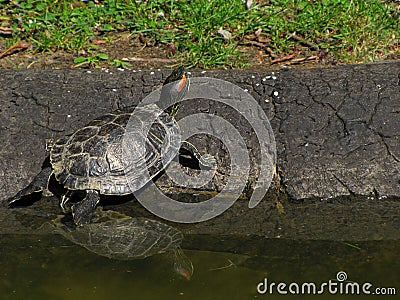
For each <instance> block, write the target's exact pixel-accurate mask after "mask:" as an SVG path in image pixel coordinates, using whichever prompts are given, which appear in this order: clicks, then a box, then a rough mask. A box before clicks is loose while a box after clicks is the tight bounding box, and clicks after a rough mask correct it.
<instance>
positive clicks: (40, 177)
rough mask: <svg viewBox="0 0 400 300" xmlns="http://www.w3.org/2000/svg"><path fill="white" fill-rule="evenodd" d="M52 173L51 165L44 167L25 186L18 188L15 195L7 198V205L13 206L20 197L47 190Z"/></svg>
mask: <svg viewBox="0 0 400 300" xmlns="http://www.w3.org/2000/svg"><path fill="white" fill-rule="evenodd" d="M52 173H53V170H52V169H51V167H45V168H43V169H42V171H40V173H39V174H37V175H36V176H35V178H33V180H32V182H31V183H30V184H28V186H27V187H25V188H24V189H22V190H20V191H19V192H18V193H16V194H15V196H13V197H11V198H9V199H8V206H9V207H13V206H14V205H15V203H16V202H18V201H19V200H20V199H21V198H22V197H24V196H29V195H31V194H34V193H38V192H43V191H45V190H47V188H48V183H49V179H50V177H51V175H52Z"/></svg>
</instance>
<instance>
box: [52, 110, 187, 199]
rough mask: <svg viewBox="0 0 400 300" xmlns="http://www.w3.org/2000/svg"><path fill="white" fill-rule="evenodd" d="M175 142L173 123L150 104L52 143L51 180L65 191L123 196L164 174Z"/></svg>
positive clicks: (93, 123)
mask: <svg viewBox="0 0 400 300" xmlns="http://www.w3.org/2000/svg"><path fill="white" fill-rule="evenodd" d="M147 132H148V134H146V133H147ZM180 142H181V141H180V131H179V127H178V124H177V123H176V121H175V119H174V118H172V117H171V116H169V115H168V114H167V113H165V112H164V111H163V110H161V109H160V108H159V107H158V106H157V105H156V104H149V105H145V106H141V107H137V108H135V109H134V110H131V111H117V112H114V113H110V114H106V115H104V116H102V117H99V118H97V119H95V120H93V121H91V122H90V123H89V124H88V125H87V126H85V127H83V128H81V129H79V130H77V131H76V132H75V133H73V134H72V135H70V136H68V137H65V138H62V139H60V140H58V141H56V142H55V144H54V145H53V147H52V149H51V153H50V159H51V163H52V166H53V172H54V174H55V176H56V179H57V180H58V181H59V182H60V183H61V184H63V185H64V186H65V187H66V188H68V189H72V190H86V189H93V190H97V191H99V192H100V193H101V194H104V195H124V194H129V193H132V192H134V191H136V190H139V189H140V188H141V187H143V186H144V185H145V184H146V183H147V182H148V181H149V180H150V179H151V178H153V177H154V176H155V175H157V174H158V173H159V172H160V171H161V170H163V168H165V166H166V165H167V164H168V163H169V162H171V160H172V159H173V158H174V156H175V155H176V153H177V152H178V150H179V147H180Z"/></svg>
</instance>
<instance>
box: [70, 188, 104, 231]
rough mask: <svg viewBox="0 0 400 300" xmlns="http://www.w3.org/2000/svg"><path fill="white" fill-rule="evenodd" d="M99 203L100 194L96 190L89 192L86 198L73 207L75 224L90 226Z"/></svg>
mask: <svg viewBox="0 0 400 300" xmlns="http://www.w3.org/2000/svg"><path fill="white" fill-rule="evenodd" d="M99 201H100V196H99V193H98V192H97V191H95V190H88V191H87V194H86V197H85V198H84V199H83V200H82V201H79V202H77V203H75V204H74V205H73V206H72V216H73V218H74V222H75V224H76V225H78V226H82V225H85V224H88V223H89V222H90V220H91V218H92V213H93V211H94V209H95V208H96V205H97V204H98V203H99Z"/></svg>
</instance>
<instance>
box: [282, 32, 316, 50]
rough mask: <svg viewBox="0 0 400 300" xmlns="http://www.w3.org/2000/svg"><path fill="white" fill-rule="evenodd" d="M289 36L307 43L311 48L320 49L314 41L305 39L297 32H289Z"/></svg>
mask: <svg viewBox="0 0 400 300" xmlns="http://www.w3.org/2000/svg"><path fill="white" fill-rule="evenodd" d="M289 36H290V37H291V38H292V39H294V40H296V41H298V42H300V43H302V44H304V45H306V46H307V47H309V48H310V49H314V50H319V47H318V45H315V44H314V43H312V42H310V41H307V40H305V39H304V38H302V37H301V36H298V35H297V34H295V33H292V34H289Z"/></svg>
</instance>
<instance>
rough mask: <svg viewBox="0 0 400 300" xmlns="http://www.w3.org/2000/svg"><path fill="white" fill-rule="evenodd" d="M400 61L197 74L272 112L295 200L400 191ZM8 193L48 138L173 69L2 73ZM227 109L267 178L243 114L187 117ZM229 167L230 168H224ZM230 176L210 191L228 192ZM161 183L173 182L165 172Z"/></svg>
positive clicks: (3, 193) (213, 149)
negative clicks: (239, 91) (225, 188)
mask: <svg viewBox="0 0 400 300" xmlns="http://www.w3.org/2000/svg"><path fill="white" fill-rule="evenodd" d="M399 66H400V64H399V62H392V63H383V64H371V65H359V66H341V67H337V68H329V69H282V70H280V71H279V72H277V71H275V72H268V73H263V74H261V73H257V72H245V71H242V72H241V71H212V72H209V71H208V72H193V74H192V75H191V76H192V77H193V76H208V77H215V78H220V79H224V80H227V81H230V82H232V83H234V84H237V85H239V86H240V87H242V88H244V89H246V90H248V91H249V92H250V93H251V94H252V95H253V96H254V98H255V99H256V100H257V101H258V102H259V104H260V106H261V107H262V108H263V109H264V111H265V112H266V113H267V114H268V116H269V118H270V122H271V125H272V129H273V131H274V133H275V138H276V142H277V150H278V171H279V173H280V176H281V179H282V182H281V184H282V185H283V188H284V189H285V190H286V192H287V193H288V194H289V196H290V197H291V198H293V199H305V198H311V197H318V198H330V197H334V196H338V195H353V194H357V195H373V196H399V195H400V175H399V174H400V137H399V132H400V118H399V116H400V86H399V76H400V75H399V74H400V71H399V70H400V68H399ZM0 72H1V77H0V86H1V87H2V89H1V90H0V101H1V102H0V103H1V105H0V138H1V144H2V147H1V148H0V155H1V157H2V159H1V161H0V178H1V181H0V199H4V198H6V197H9V196H11V195H12V194H14V193H15V192H16V191H18V190H19V189H20V188H21V187H22V186H24V185H25V184H26V183H28V181H30V180H31V179H32V177H33V176H34V175H35V174H36V173H37V172H38V171H39V169H40V167H41V164H42V161H43V159H44V158H45V151H44V148H45V144H46V139H49V138H57V137H60V136H63V135H65V134H68V133H71V132H73V131H74V130H76V129H77V128H79V127H81V126H84V125H85V124H86V123H87V122H88V121H89V120H91V119H92V118H94V117H96V116H99V115H102V114H103V113H106V112H109V111H112V110H115V109H118V108H123V107H127V106H131V105H135V104H136V103H137V101H138V100H139V99H142V98H143V97H144V96H145V95H146V94H148V93H149V92H151V91H152V90H154V89H155V87H157V86H159V85H160V84H161V82H162V81H163V79H164V78H165V77H166V75H168V71H164V72H160V71H143V72H132V71H128V70H126V71H124V72H121V71H115V72H114V73H113V72H111V71H100V70H93V71H84V70H75V71H71V70H52V71H49V70H46V71H44V70H1V71H0ZM197 112H210V113H213V114H218V115H220V116H222V117H223V118H225V119H226V120H229V121H230V122H231V123H233V125H235V126H236V127H237V128H238V130H239V132H240V133H241V135H242V136H243V137H244V139H245V140H246V143H247V147H248V149H249V152H250V158H251V161H252V168H251V171H250V181H253V182H254V179H255V178H256V177H257V174H258V169H257V168H258V165H257V161H258V160H259V147H258V141H257V139H256V138H255V135H254V131H252V129H251V128H249V127H250V126H249V124H248V122H246V120H244V118H242V117H241V116H240V115H238V114H237V112H235V111H233V110H232V109H230V108H228V107H226V106H224V105H221V104H220V103H212V102H209V101H191V102H187V103H185V104H184V109H183V110H181V111H180V115H178V117H182V116H184V115H189V114H191V113H197ZM194 142H195V143H196V144H197V145H198V146H199V149H200V150H201V151H204V152H209V153H212V154H217V156H219V162H220V165H221V168H223V172H222V173H224V174H226V173H229V170H225V169H227V168H228V167H229V155H228V153H226V151H224V150H223V146H222V145H221V143H219V142H218V141H215V140H212V141H210V140H207V139H205V138H199V137H197V138H195V139H194ZM224 168H225V169H224ZM225 181H226V180H224V178H223V176H222V177H220V178H218V176H217V178H216V179H215V180H214V182H213V183H212V184H211V185H210V186H208V188H212V189H216V190H220V189H222V188H223V186H224V183H225ZM159 184H160V185H161V186H163V185H164V186H165V187H171V185H172V184H173V183H172V182H170V181H168V179H167V178H166V176H163V177H161V178H160V180H159Z"/></svg>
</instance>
